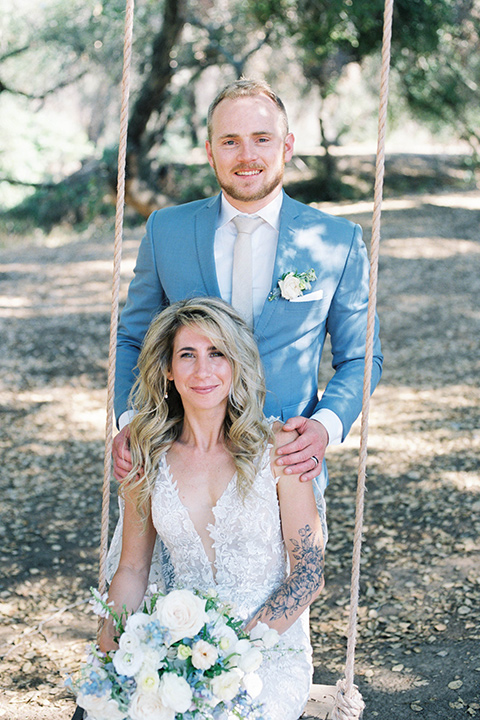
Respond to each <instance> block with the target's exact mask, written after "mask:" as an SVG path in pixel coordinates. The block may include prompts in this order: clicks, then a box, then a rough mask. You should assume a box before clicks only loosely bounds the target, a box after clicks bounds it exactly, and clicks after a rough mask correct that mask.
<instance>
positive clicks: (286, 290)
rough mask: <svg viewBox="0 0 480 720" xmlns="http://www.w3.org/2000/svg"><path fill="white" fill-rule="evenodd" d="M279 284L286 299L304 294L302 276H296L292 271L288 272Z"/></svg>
mask: <svg viewBox="0 0 480 720" xmlns="http://www.w3.org/2000/svg"><path fill="white" fill-rule="evenodd" d="M278 284H279V287H280V292H281V294H282V297H284V298H285V300H294V299H295V298H297V297H298V296H299V295H301V294H302V287H301V284H300V278H297V277H295V275H294V274H293V273H292V272H289V273H287V274H286V276H285V278H284V279H283V280H279V281H278Z"/></svg>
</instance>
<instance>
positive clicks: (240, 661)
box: [236, 647, 263, 673]
mask: <svg viewBox="0 0 480 720" xmlns="http://www.w3.org/2000/svg"><path fill="white" fill-rule="evenodd" d="M262 660H263V656H262V653H261V652H260V650H259V649H258V648H255V647H252V648H251V649H250V650H248V651H247V652H246V653H243V654H242V655H240V657H238V658H237V661H236V664H237V666H238V667H239V668H240V670H243V672H244V673H253V672H255V670H258V668H259V667H260V665H261V664H262Z"/></svg>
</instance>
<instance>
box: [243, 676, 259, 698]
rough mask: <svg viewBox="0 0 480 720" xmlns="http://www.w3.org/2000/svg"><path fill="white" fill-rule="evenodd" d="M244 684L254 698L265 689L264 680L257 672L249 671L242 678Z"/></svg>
mask: <svg viewBox="0 0 480 720" xmlns="http://www.w3.org/2000/svg"><path fill="white" fill-rule="evenodd" d="M242 686H243V687H244V688H245V690H246V691H247V693H248V694H249V695H250V697H251V698H252V699H253V700H254V699H255V698H256V697H258V696H259V695H260V693H261V692H262V689H263V682H262V678H261V677H260V675H257V673H254V672H252V673H247V674H246V675H244V676H243V678H242Z"/></svg>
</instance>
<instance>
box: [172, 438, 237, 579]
mask: <svg viewBox="0 0 480 720" xmlns="http://www.w3.org/2000/svg"><path fill="white" fill-rule="evenodd" d="M162 469H163V472H164V476H165V478H166V479H167V482H168V483H169V485H170V488H171V489H172V490H173V492H174V497H175V499H176V502H177V503H178V505H179V507H180V510H181V512H182V513H183V515H184V518H186V519H187V522H188V525H189V527H190V530H191V533H192V535H193V536H194V537H195V539H196V542H197V545H198V546H199V548H200V549H201V553H202V556H203V560H204V562H205V563H206V565H207V566H208V567H209V569H210V573H211V576H212V578H213V580H214V581H216V579H217V572H218V564H217V561H218V555H217V541H216V538H215V534H216V533H215V531H216V529H217V520H218V518H217V510H218V508H220V507H221V505H222V504H223V502H224V499H225V498H226V497H227V495H229V494H231V489H232V485H233V483H234V481H235V480H236V478H237V472H236V471H235V472H234V473H233V475H232V477H231V478H230V480H229V482H228V483H227V486H226V487H225V490H224V491H223V492H222V494H221V495H220V497H219V498H218V500H217V502H216V503H215V505H213V507H212V514H213V517H214V522H213V523H207V525H206V527H205V529H206V531H207V533H208V535H209V537H210V539H211V541H212V548H213V553H214V559H213V561H211V560H210V559H209V557H208V553H207V550H206V548H205V544H204V542H203V540H202V537H201V535H200V533H199V532H198V530H197V528H196V527H195V523H194V522H193V520H192V516H191V515H190V511H189V509H188V508H187V506H186V505H185V504H184V503H183V502H182V499H181V497H180V493H179V491H178V483H177V481H176V480H175V478H174V477H173V473H172V470H171V468H170V465H169V463H168V462H167V453H166V452H164V453H163V455H162Z"/></svg>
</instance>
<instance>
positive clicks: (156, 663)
mask: <svg viewBox="0 0 480 720" xmlns="http://www.w3.org/2000/svg"><path fill="white" fill-rule="evenodd" d="M166 654H167V650H166V648H159V649H158V650H154V649H153V648H149V647H147V648H145V647H144V648H143V663H142V670H143V669H152V670H158V669H159V668H161V667H163V662H162V661H163V659H164V657H165V655H166Z"/></svg>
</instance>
